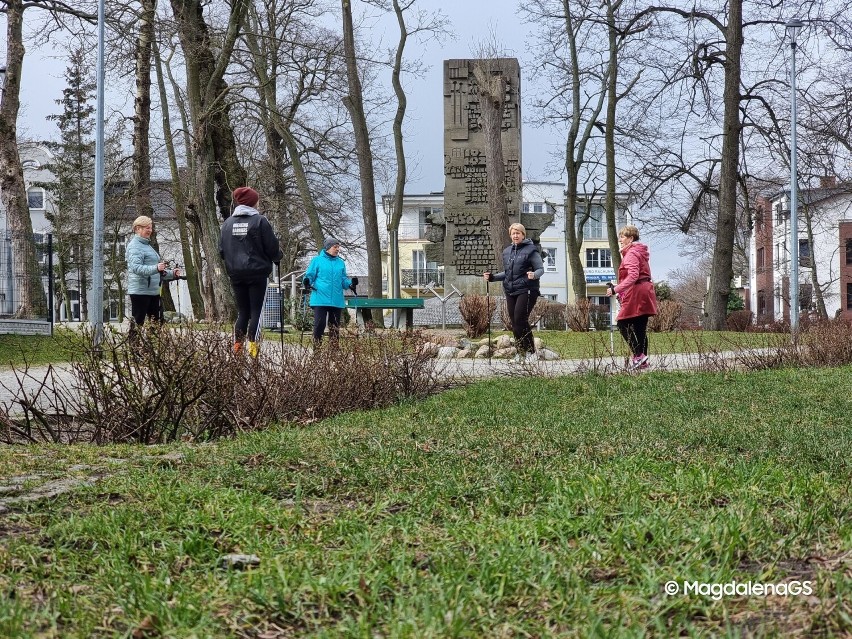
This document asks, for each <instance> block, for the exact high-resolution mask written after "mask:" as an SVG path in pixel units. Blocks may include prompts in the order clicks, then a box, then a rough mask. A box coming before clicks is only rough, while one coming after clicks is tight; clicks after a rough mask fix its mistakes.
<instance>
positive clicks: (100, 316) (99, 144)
mask: <svg viewBox="0 0 852 639" xmlns="http://www.w3.org/2000/svg"><path fill="white" fill-rule="evenodd" d="M96 96H97V112H96V116H95V118H96V119H95V211H94V225H93V233H92V238H93V239H92V306H91V310H90V311H89V320H90V322H91V324H92V328H93V333H94V335H93V339H94V345H95V346H100V344H101V341H102V340H103V336H104V308H103V303H104V0H99V2H98V57H97V93H96Z"/></svg>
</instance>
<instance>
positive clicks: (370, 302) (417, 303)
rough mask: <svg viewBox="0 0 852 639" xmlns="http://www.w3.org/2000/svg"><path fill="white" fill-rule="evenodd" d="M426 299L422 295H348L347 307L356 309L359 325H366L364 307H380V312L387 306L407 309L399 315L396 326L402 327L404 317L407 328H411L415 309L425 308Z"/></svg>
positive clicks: (356, 319) (356, 318)
mask: <svg viewBox="0 0 852 639" xmlns="http://www.w3.org/2000/svg"><path fill="white" fill-rule="evenodd" d="M423 302H424V300H423V298H422V297H409V298H401V299H394V298H388V299H385V298H369V297H348V298H346V306H347V308H354V309H355V321H356V322H357V323H358V326H360V327H362V328H363V327H364V309H365V308H367V309H379V312H381V311H382V310H384V309H386V308H391V309H398V310H402V311H405V313H399V314H398V315H397V325H396V326H395V327H394V328H402V326H401V325H402V323H403V317H404V321H405V328H407V329H411V328H412V327H413V326H414V309H415V308H423V307H424V304H423Z"/></svg>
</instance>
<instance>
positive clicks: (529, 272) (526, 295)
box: [482, 223, 544, 362]
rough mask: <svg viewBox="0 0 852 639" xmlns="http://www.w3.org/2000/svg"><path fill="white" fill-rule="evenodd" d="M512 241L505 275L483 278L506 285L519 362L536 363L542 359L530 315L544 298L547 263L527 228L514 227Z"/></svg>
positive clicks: (505, 253) (505, 258) (505, 254)
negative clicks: (541, 286)
mask: <svg viewBox="0 0 852 639" xmlns="http://www.w3.org/2000/svg"><path fill="white" fill-rule="evenodd" d="M509 237H510V238H511V239H512V243H511V244H510V245H509V246H507V247H506V248H505V249H503V271H502V272H500V273H496V274H495V273H491V272H488V271H486V272H485V273H483V274H482V276H483V277H484V278H485V279H486V280H487V281H489V282H495V281H496V282H503V291H504V292H505V293H506V306H507V307H508V309H509V317H511V318H512V333H514V335H515V345H516V346H517V348H518V354H517V355H516V356H515V361H527V362H535V361H537V360H538V356H537V355H536V353H535V343H534V342H533V336H532V327H531V326H530V313H531V312H532V309H533V307H534V306H535V303H536V300H538V298H539V295H540V294H541V293H540V291H539V282H538V280H539V278H541V276H542V275H544V263H543V262H542V261H541V254H539V252H538V249H537V248H536V246H535V244H533V241H532V240H528V239H527V230H526V229H525V228H524V226H523V224H517V223H515V224H512V225H511V226H510V227H509Z"/></svg>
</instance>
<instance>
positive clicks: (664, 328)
mask: <svg viewBox="0 0 852 639" xmlns="http://www.w3.org/2000/svg"><path fill="white" fill-rule="evenodd" d="M682 312H683V304H681V303H680V302H676V301H674V300H661V301H659V302H658V303H657V314H656V315H654V316H652V317H651V319H650V320H649V321H648V330H649V331H652V332H654V333H668V332H670V331H673V330H675V329H676V328H677V327H678V320H680V316H681V313H682Z"/></svg>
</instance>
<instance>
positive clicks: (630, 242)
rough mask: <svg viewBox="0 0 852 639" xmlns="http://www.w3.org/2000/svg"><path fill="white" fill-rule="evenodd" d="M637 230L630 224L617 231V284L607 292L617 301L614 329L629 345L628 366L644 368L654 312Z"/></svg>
mask: <svg viewBox="0 0 852 639" xmlns="http://www.w3.org/2000/svg"><path fill="white" fill-rule="evenodd" d="M638 240H639V229H637V228H636V227H635V226H633V225H628V226H625V227H623V228H622V229H621V230H620V231H619V232H618V245H619V246H620V247H621V266H619V267H618V284H616V285H615V286H614V287H612V288H610V289H609V290H608V291H607V295H612V294H613V293H615V295H616V296H617V297H618V300H619V301H620V302H621V307H620V308H619V310H618V332H619V333H621V336H622V337H623V338H624V340H625V341H626V342H627V345H628V346H629V347H630V352H631V353H632V354H633V357H632V358H631V360H630V368H631V369H633V370H642V369H645V368H648V318H649V317H651V316H652V315H656V314H657V295H656V293H654V284H653V283H652V282H651V265H650V263H649V259H650V255H649V253H648V247H647V246H645V245H644V244H642V243H640V242H639V241H638Z"/></svg>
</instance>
